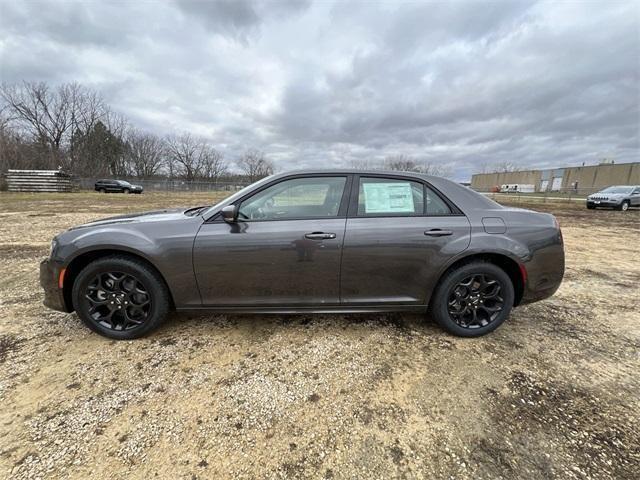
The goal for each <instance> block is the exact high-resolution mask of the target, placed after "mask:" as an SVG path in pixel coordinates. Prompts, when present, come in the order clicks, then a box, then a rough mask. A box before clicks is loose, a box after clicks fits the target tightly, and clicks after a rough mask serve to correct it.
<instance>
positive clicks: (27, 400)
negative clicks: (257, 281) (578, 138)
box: [0, 194, 640, 479]
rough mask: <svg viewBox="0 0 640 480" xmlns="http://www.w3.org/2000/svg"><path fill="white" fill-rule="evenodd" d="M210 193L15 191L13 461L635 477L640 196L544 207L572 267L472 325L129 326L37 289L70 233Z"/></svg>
mask: <svg viewBox="0 0 640 480" xmlns="http://www.w3.org/2000/svg"><path fill="white" fill-rule="evenodd" d="M211 201H212V199H211V198H210V197H209V196H208V195H206V194H186V195H185V194H178V195H169V194H144V195H142V196H125V195H99V194H71V195H64V194H62V195H47V196H45V195H28V194H20V195H17V194H0V259H1V263H0V274H1V278H2V279H3V281H2V284H0V302H1V303H0V401H1V403H2V406H3V408H2V410H1V411H0V476H2V477H11V478H35V477H37V476H41V477H43V478H45V477H46V478H82V479H85V478H123V479H124V478H140V479H143V478H145V479H146V478H150V477H154V476H155V475H157V476H158V477H163V478H303V477H304V478H307V477H315V478H318V477H321V478H322V477H324V478H354V477H355V478H390V477H404V478H425V477H426V478H436V477H437V478H444V477H446V478H450V477H456V478H496V477H502V478H514V479H516V478H518V479H520V478H532V479H534V478H535V479H539V478H550V477H557V478H576V479H578V478H580V479H582V478H607V479H620V478H629V479H631V478H638V477H639V476H640V467H639V466H640V427H639V425H640V413H639V410H638V392H639V391H640V357H639V355H638V352H639V348H640V300H639V298H638V295H639V293H638V286H639V285H640V261H639V260H638V259H639V257H640V242H639V241H638V237H639V235H640V228H639V223H640V212H638V211H630V212H627V213H622V212H608V211H595V212H594V211H587V210H586V209H583V208H582V206H581V205H580V206H578V205H569V204H544V205H536V206H535V208H544V209H546V210H548V211H551V212H553V213H555V214H556V215H557V216H558V218H559V219H560V222H561V225H562V226H563V232H564V235H565V241H566V248H567V275H566V280H565V282H564V283H563V285H562V287H561V289H560V290H559V292H558V293H557V295H556V296H554V297H553V298H551V299H549V300H547V301H544V302H540V303H537V304H533V305H528V306H525V307H522V308H518V309H516V310H515V311H514V313H513V315H512V318H511V319H510V320H509V321H508V322H507V323H506V324H505V325H504V326H503V327H501V328H500V329H499V330H498V331H496V332H495V333H493V334H491V335H490V336H487V337H484V338H481V339H476V340H464V339H459V338H454V337H450V336H447V335H446V334H444V333H442V332H441V331H440V330H439V329H437V328H435V327H434V326H433V325H431V323H429V322H426V321H424V319H423V318H421V317H420V316H416V315H400V314H397V315H366V316H363V315H361V316H356V315H352V316H349V315H331V316H330V315H321V316H293V317H276V316H227V315H203V316H191V315H181V316H178V315H174V316H172V317H171V318H170V320H169V321H168V322H166V324H165V325H164V326H163V327H162V328H161V329H160V330H159V331H158V332H156V333H154V334H153V335H151V336H150V337H148V338H145V339H142V340H139V341H135V342H114V341H109V340H106V339H104V338H101V337H99V336H97V335H95V334H92V333H89V331H88V330H87V329H86V328H84V327H83V326H82V325H81V323H80V321H79V320H78V319H77V317H76V316H75V315H74V314H70V315H65V314H60V313H56V312H52V311H49V310H47V309H45V308H44V307H43V306H42V305H41V294H40V291H39V287H38V278H37V275H38V273H37V262H38V260H39V258H40V257H42V256H44V255H46V253H47V250H48V246H49V241H50V239H51V237H52V236H53V235H54V234H55V233H57V232H58V231H60V230H62V229H64V228H67V227H69V226H71V225H73V224H77V223H80V222H84V221H87V220H90V219H94V218H99V217H103V216H106V215H111V214H116V213H122V212H128V211H133V210H146V209H154V208H160V207H168V206H178V205H197V204H202V203H211ZM521 206H522V205H521Z"/></svg>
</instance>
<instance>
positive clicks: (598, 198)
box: [587, 185, 640, 211]
mask: <svg viewBox="0 0 640 480" xmlns="http://www.w3.org/2000/svg"><path fill="white" fill-rule="evenodd" d="M597 207H608V208H615V209H617V210H622V211H627V210H629V207H640V185H635V186H634V185H614V186H611V187H607V188H605V189H603V190H601V191H599V192H597V193H594V194H591V195H589V196H588V197H587V208H589V209H594V208H597Z"/></svg>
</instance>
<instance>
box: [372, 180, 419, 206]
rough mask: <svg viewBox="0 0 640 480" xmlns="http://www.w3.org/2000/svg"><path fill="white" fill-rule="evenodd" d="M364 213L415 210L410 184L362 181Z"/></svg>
mask: <svg viewBox="0 0 640 480" xmlns="http://www.w3.org/2000/svg"><path fill="white" fill-rule="evenodd" d="M362 186H363V188H364V211H365V213H396V212H398V213H404V212H410V213H413V212H414V211H415V208H414V205H413V194H412V192H411V184H410V183H408V182H406V183H400V182H393V183H391V182H389V183H363V185H362Z"/></svg>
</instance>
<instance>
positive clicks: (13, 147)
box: [0, 82, 274, 181]
mask: <svg viewBox="0 0 640 480" xmlns="http://www.w3.org/2000/svg"><path fill="white" fill-rule="evenodd" d="M233 167H235V168H233ZM10 168H19V169H51V170H55V169H63V170H65V171H67V172H70V173H73V174H75V175H78V176H81V177H103V176H113V177H139V178H153V177H158V176H168V177H170V178H181V179H184V180H187V181H217V180H219V179H221V178H225V177H230V176H237V175H238V173H237V172H240V174H241V175H242V176H244V177H245V178H246V179H247V180H249V181H255V180H257V179H259V178H262V177H265V176H267V175H271V174H272V173H273V172H274V164H273V162H272V161H271V160H269V159H268V158H267V157H266V156H265V154H264V153H263V152H261V151H259V150H256V149H249V150H247V151H246V152H244V153H243V154H242V155H241V156H240V158H239V159H238V160H237V161H236V162H234V164H233V165H231V164H230V162H229V161H228V160H227V159H226V158H225V157H224V155H223V153H222V152H220V151H219V150H217V149H216V148H215V147H214V146H213V145H212V144H211V143H210V142H209V141H208V140H206V139H204V138H199V137H196V136H194V135H192V134H190V133H188V132H185V133H179V134H171V135H166V136H158V135H156V134H154V133H151V132H146V131H143V130H140V129H137V128H135V127H133V126H132V125H131V124H130V123H129V121H128V120H127V119H126V118H125V117H124V116H122V115H120V114H118V113H115V112H114V111H113V110H112V109H111V108H110V107H109V105H108V104H107V103H106V101H105V100H104V98H103V97H102V96H101V95H100V94H99V93H97V92H95V91H93V90H91V89H89V88H86V87H84V86H82V85H80V84H77V83H66V84H62V85H59V86H57V87H51V86H49V85H47V84H46V83H42V82H39V83H36V82H23V83H21V84H3V85H2V86H1V87H0V172H6V171H7V170H8V169H10Z"/></svg>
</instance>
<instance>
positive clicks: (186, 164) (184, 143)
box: [165, 133, 206, 181]
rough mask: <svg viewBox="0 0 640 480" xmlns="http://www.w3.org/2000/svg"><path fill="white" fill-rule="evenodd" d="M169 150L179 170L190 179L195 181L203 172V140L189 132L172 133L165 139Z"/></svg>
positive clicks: (185, 177) (173, 164)
mask: <svg viewBox="0 0 640 480" xmlns="http://www.w3.org/2000/svg"><path fill="white" fill-rule="evenodd" d="M165 141H166V144H167V152H168V155H169V158H170V159H171V161H172V164H171V165H172V168H173V166H175V167H176V170H177V172H178V173H179V174H180V175H181V176H182V177H183V178H184V179H185V180H188V181H193V180H195V179H196V178H198V177H199V176H200V175H201V173H202V161H203V157H204V151H205V147H206V145H205V143H204V141H203V140H201V139H198V138H195V137H193V136H192V135H191V134H189V133H183V134H181V135H170V136H169V137H167V139H166V140H165Z"/></svg>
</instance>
